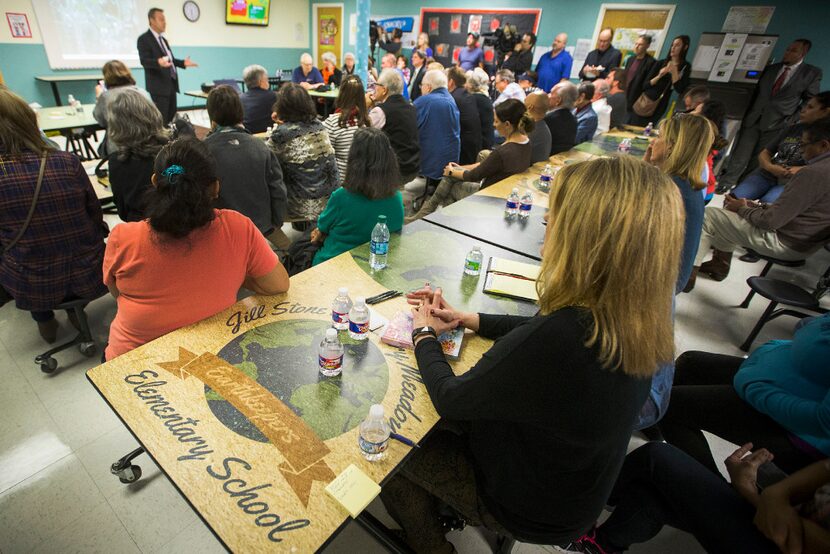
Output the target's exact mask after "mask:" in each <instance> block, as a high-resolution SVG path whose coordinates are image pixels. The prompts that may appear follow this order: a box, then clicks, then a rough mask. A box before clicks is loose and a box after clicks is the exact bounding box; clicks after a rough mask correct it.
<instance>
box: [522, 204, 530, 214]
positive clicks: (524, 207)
mask: <svg viewBox="0 0 830 554" xmlns="http://www.w3.org/2000/svg"><path fill="white" fill-rule="evenodd" d="M532 207H533V204H522V205H521V206H519V209H520V210H522V211H523V212H529V211H530V209H531V208H532Z"/></svg>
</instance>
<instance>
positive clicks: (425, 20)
mask: <svg viewBox="0 0 830 554" xmlns="http://www.w3.org/2000/svg"><path fill="white" fill-rule="evenodd" d="M541 19H542V10H541V9H530V8H528V9H512V8H493V9H475V8H468V9H464V8H421V32H424V33H427V34H428V35H429V44H430V46H431V47H432V49H433V50H434V51H435V58H436V59H437V60H438V61H439V62H441V63H444V64H445V65H447V64H448V62H449V58H450V56H451V55H452V52H454V51H455V47H463V46H464V45H465V44H466V40H467V33H468V32H478V33H479V34H480V35H487V34H490V33H493V32H494V31H495V30H496V29H498V28H499V27H501V26H503V25H505V24H508V23H509V24H511V25H515V26H516V30H517V31H518V34H519V36H521V35H522V33H527V32H533V33H535V34H538V30H539V22H540V21H541ZM439 45H441V46H442V47H441V48H438V46H439ZM479 46H482V48H483V47H484V41H483V39H481V40H480V41H479ZM439 50H440V52H439ZM491 52H492V51H491ZM486 55H487V52H486V51H485V56H486ZM491 57H492V54H491ZM441 58H444V59H441Z"/></svg>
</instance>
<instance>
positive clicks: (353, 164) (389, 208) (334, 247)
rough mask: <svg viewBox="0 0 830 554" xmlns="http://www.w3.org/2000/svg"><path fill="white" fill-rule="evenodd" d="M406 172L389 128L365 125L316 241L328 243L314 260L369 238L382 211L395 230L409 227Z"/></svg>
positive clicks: (313, 238) (314, 235)
mask: <svg viewBox="0 0 830 554" xmlns="http://www.w3.org/2000/svg"><path fill="white" fill-rule="evenodd" d="M400 180H401V178H400V173H399V172H398V161H397V158H396V157H395V152H394V151H393V150H392V146H391V145H390V144H389V139H388V138H387V137H386V134H385V133H384V132H383V131H381V130H379V129H375V128H373V127H362V128H360V129H358V130H357V131H356V132H355V134H354V139H353V141H352V146H351V149H350V150H349V164H348V165H347V166H346V176H345V178H344V180H343V186H342V187H341V188H339V189H337V190H335V191H334V192H333V193H332V195H331V198H329V201H328V204H326V209H325V210H323V213H321V214H320V217H319V218H318V219H317V228H316V229H314V230H313V231H312V232H311V241H312V242H318V243H323V246H322V248H320V250H318V251H317V254H315V256H314V263H313V265H317V264H319V263H322V262H324V261H326V260H328V259H329V258H333V257H335V256H337V255H338V254H341V253H343V252H346V251H347V250H351V249H352V248H354V247H356V246H359V245H361V244H363V243H364V242H368V241H369V239H370V238H371V235H372V229H374V227H375V223H376V222H377V219H378V216H379V215H385V216H386V225H387V226H388V227H389V230H390V231H391V232H396V231H400V230H401V227H403V197H402V196H401V192H400V191H399V190H398V188H399V187H400V185H401V183H400Z"/></svg>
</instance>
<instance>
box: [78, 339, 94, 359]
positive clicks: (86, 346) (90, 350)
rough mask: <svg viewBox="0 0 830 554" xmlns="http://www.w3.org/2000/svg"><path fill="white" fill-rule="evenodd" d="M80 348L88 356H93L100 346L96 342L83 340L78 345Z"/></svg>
mask: <svg viewBox="0 0 830 554" xmlns="http://www.w3.org/2000/svg"><path fill="white" fill-rule="evenodd" d="M78 350H79V351H80V352H81V354H83V355H84V356H86V357H87V358H91V357H92V356H94V355H95V352H97V351H98V347H97V346H96V345H95V343H94V342H82V343H81V344H79V345H78Z"/></svg>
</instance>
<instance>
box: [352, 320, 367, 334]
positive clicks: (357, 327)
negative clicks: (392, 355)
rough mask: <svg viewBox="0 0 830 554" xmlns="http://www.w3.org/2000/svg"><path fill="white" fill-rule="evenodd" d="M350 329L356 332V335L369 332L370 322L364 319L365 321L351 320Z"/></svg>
mask: <svg viewBox="0 0 830 554" xmlns="http://www.w3.org/2000/svg"><path fill="white" fill-rule="evenodd" d="M349 331H351V332H352V333H355V334H356V335H362V334H364V333H368V332H369V322H368V321H364V322H363V323H358V322H356V321H350V322H349Z"/></svg>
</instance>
